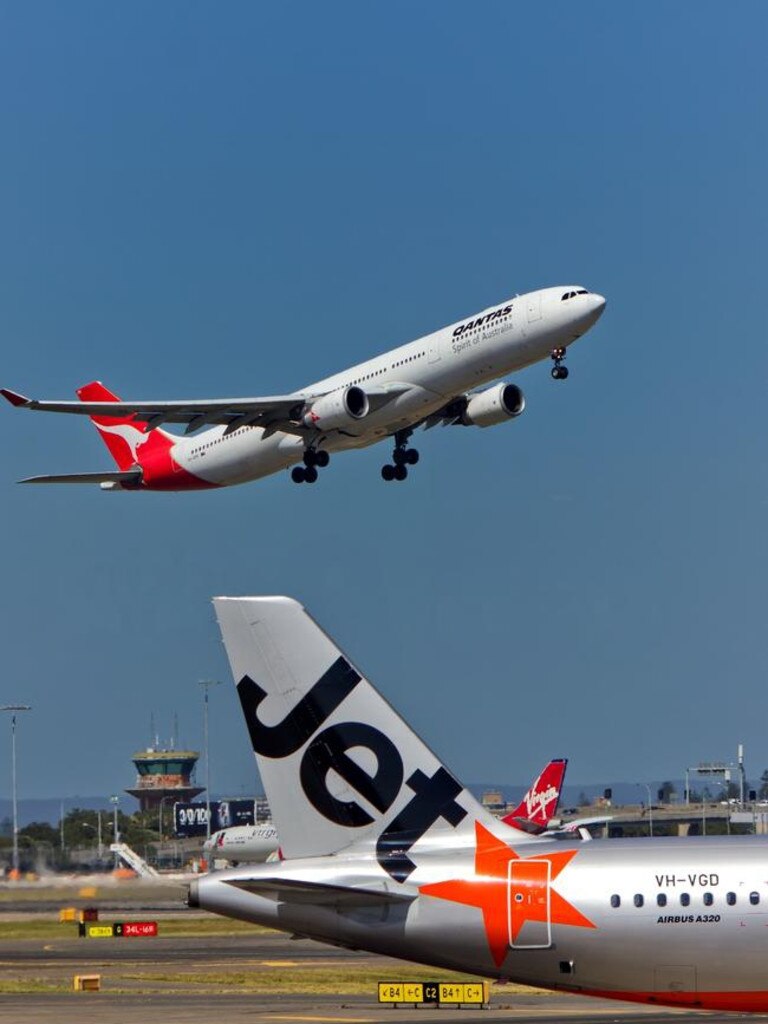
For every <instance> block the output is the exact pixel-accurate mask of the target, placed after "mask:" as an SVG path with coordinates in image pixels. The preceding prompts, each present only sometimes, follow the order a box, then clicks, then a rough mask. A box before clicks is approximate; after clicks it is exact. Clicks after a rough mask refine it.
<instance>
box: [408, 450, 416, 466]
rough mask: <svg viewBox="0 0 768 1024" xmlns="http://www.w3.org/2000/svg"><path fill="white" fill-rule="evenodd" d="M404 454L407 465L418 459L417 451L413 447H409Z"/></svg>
mask: <svg viewBox="0 0 768 1024" xmlns="http://www.w3.org/2000/svg"><path fill="white" fill-rule="evenodd" d="M406 455H407V459H406V462H407V463H408V465H409V466H415V465H416V463H417V462H418V461H419V453H418V452H417V451H416V449H415V448H409V449H408V451H407V452H406Z"/></svg>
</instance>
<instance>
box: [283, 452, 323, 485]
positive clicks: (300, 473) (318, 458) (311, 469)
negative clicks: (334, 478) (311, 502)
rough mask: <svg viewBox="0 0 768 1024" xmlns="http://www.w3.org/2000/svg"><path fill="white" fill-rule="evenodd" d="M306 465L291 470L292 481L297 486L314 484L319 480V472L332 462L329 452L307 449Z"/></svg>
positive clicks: (305, 455)
mask: <svg viewBox="0 0 768 1024" xmlns="http://www.w3.org/2000/svg"><path fill="white" fill-rule="evenodd" d="M303 459H304V465H303V466H294V467H293V469H292V470H291V480H293V482H294V483H295V484H313V483H315V482H316V480H317V470H318V469H325V467H326V466H327V465H328V463H329V462H330V461H331V457H330V455H329V454H328V452H326V451H324V450H323V449H322V448H306V449H305V450H304V455H303Z"/></svg>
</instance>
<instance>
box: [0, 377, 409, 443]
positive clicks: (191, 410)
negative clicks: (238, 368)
mask: <svg viewBox="0 0 768 1024" xmlns="http://www.w3.org/2000/svg"><path fill="white" fill-rule="evenodd" d="M409 387H410V385H407V384H402V385H398V384H394V385H390V386H389V387H387V388H370V389H367V390H366V392H365V393H366V395H367V396H368V400H369V403H370V407H371V409H372V410H374V411H375V410H377V409H380V408H381V407H382V406H384V405H386V404H387V403H388V402H390V401H392V399H394V398H396V397H397V395H399V394H402V392H403V391H407V390H409ZM0 395H2V396H3V398H5V399H6V400H7V401H8V402H10V403H11V405H14V406H16V407H17V408H21V409H32V410H34V411H37V412H64V413H72V414H74V415H76V416H111V417H116V418H123V417H126V416H135V417H136V418H137V419H139V420H143V421H145V422H146V427H145V430H147V431H149V430H154V428H155V427H159V426H161V425H162V424H163V423H185V424H186V429H185V431H184V433H185V434H192V433H194V432H195V431H196V430H199V429H200V427H204V426H210V425H211V424H220V425H223V426H225V427H226V428H227V433H231V432H232V431H234V430H237V429H238V427H246V426H257V427H264V428H265V429H267V430H268V431H269V432H270V433H273V432H274V431H276V430H283V431H285V432H286V433H289V434H299V435H300V436H301V435H304V434H305V433H307V429H306V427H304V426H303V424H302V423H301V422H299V420H300V417H301V414H302V411H303V409H304V407H305V405H306V404H307V403H310V402H312V401H313V400H314V399H317V398H319V397H320V394H294V395H272V396H269V397H266V398H203V399H199V398H196V399H181V400H177V401H173V402H166V401H147V402H50V401H41V400H38V399H36V398H27V397H26V395H20V394H18V393H17V392H15V391H11V390H10V389H9V388H0Z"/></svg>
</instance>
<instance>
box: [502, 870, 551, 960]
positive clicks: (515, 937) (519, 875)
mask: <svg viewBox="0 0 768 1024" xmlns="http://www.w3.org/2000/svg"><path fill="white" fill-rule="evenodd" d="M551 870H552V866H551V864H550V862H549V861H548V860H511V861H510V862H509V871H508V883H507V919H508V922H509V945H510V946H511V948H512V949H548V948H549V946H551V945H552V925H551V917H550V898H549V883H550V875H551Z"/></svg>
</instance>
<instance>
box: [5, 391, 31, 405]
mask: <svg viewBox="0 0 768 1024" xmlns="http://www.w3.org/2000/svg"><path fill="white" fill-rule="evenodd" d="M0 395H2V396H3V398H5V399H6V400H7V401H9V402H10V403H11V405H17V406H18V405H29V404H30V403H31V401H32V399H31V398H27V397H26V396H25V395H19V394H17V393H16V392H15V391H11V390H10V389H9V388H0Z"/></svg>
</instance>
